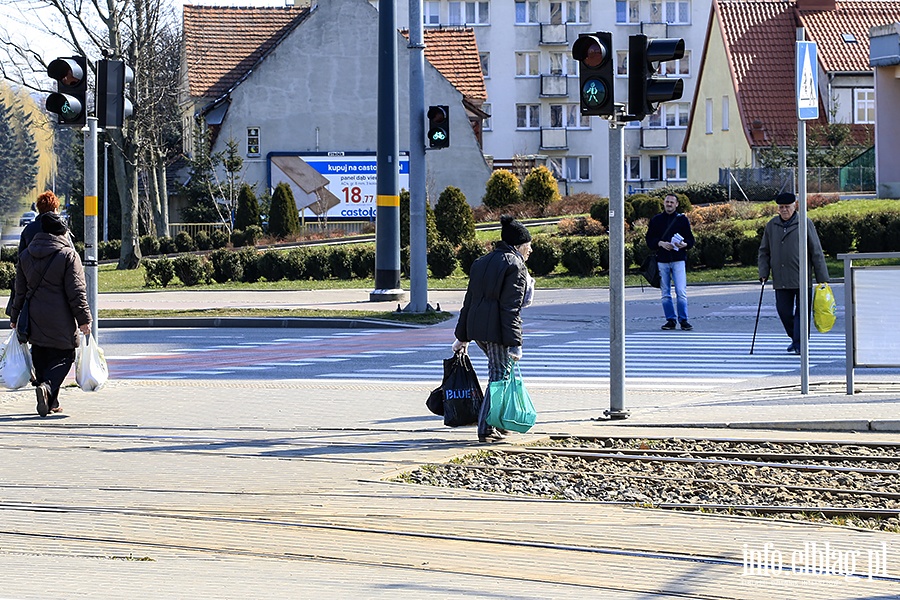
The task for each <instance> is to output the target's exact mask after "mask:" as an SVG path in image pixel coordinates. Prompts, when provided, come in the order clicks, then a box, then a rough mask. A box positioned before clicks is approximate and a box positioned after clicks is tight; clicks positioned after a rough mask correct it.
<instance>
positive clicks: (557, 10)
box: [550, 2, 563, 25]
mask: <svg viewBox="0 0 900 600" xmlns="http://www.w3.org/2000/svg"><path fill="white" fill-rule="evenodd" d="M562 22H563V19H562V2H551V3H550V24H551V25H562Z"/></svg>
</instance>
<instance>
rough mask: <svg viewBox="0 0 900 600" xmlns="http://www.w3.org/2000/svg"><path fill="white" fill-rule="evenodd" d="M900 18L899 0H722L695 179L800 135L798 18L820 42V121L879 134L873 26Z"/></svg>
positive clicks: (716, 6) (708, 59)
mask: <svg viewBox="0 0 900 600" xmlns="http://www.w3.org/2000/svg"><path fill="white" fill-rule="evenodd" d="M898 18H900V1H897V0H714V1H713V3H712V6H711V8H710V15H709V26H708V28H707V34H706V40H705V42H704V47H703V56H702V59H701V66H700V75H699V80H698V83H697V87H696V91H695V96H694V101H693V103H692V105H691V115H690V119H689V125H688V132H687V136H686V137H685V141H684V151H685V152H687V154H688V155H689V156H690V158H691V164H692V165H693V166H692V169H691V172H690V176H689V181H690V182H715V181H718V180H719V169H720V168H727V167H747V166H750V167H757V166H759V152H760V151H761V150H765V149H768V148H771V147H772V146H773V145H774V146H791V145H794V144H796V141H797V122H798V117H797V91H796V83H795V77H796V74H795V66H796V61H795V47H796V41H797V32H798V28H801V27H802V28H803V31H804V36H805V39H806V40H807V41H812V42H816V44H817V47H818V64H817V65H816V69H817V71H818V84H819V89H818V96H819V104H820V108H819V122H820V123H826V122H834V123H847V124H849V125H850V127H851V135H852V136H853V138H854V139H856V140H857V141H859V142H861V143H868V144H869V145H871V143H872V140H873V139H874V123H875V90H874V75H873V71H872V68H871V67H870V66H869V35H868V34H869V28H870V27H872V26H874V25H878V24H883V23H885V22H890V21H895V20H898Z"/></svg>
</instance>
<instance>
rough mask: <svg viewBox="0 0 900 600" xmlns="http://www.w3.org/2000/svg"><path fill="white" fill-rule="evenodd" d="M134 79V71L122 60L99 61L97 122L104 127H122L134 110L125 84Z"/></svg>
mask: <svg viewBox="0 0 900 600" xmlns="http://www.w3.org/2000/svg"><path fill="white" fill-rule="evenodd" d="M132 81H134V71H132V70H131V67H129V66H128V65H126V64H125V62H124V61H121V60H101V61H100V62H98V63H97V121H98V122H97V124H98V125H99V126H100V127H102V128H104V129H112V128H118V127H121V126H122V124H123V123H124V122H125V119H127V118H128V117H130V116H131V115H132V113H133V112H134V108H133V106H132V104H131V100H129V99H128V96H127V95H126V93H125V86H126V85H128V84H129V83H131V82H132Z"/></svg>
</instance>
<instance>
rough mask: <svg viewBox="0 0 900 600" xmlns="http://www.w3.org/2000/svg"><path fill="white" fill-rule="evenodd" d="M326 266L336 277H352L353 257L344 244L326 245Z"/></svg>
mask: <svg viewBox="0 0 900 600" xmlns="http://www.w3.org/2000/svg"><path fill="white" fill-rule="evenodd" d="M327 252H328V268H329V270H330V271H331V274H332V275H333V276H334V277H337V278H338V279H353V259H352V257H351V256H350V251H349V250H348V249H347V247H346V246H328V250H327Z"/></svg>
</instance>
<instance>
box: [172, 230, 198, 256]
mask: <svg viewBox="0 0 900 600" xmlns="http://www.w3.org/2000/svg"><path fill="white" fill-rule="evenodd" d="M196 249H197V244H195V243H194V238H192V237H191V234H189V233H188V232H187V231H179V232H178V233H177V234H176V235H175V250H177V251H178V252H193V251H194V250H196Z"/></svg>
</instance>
